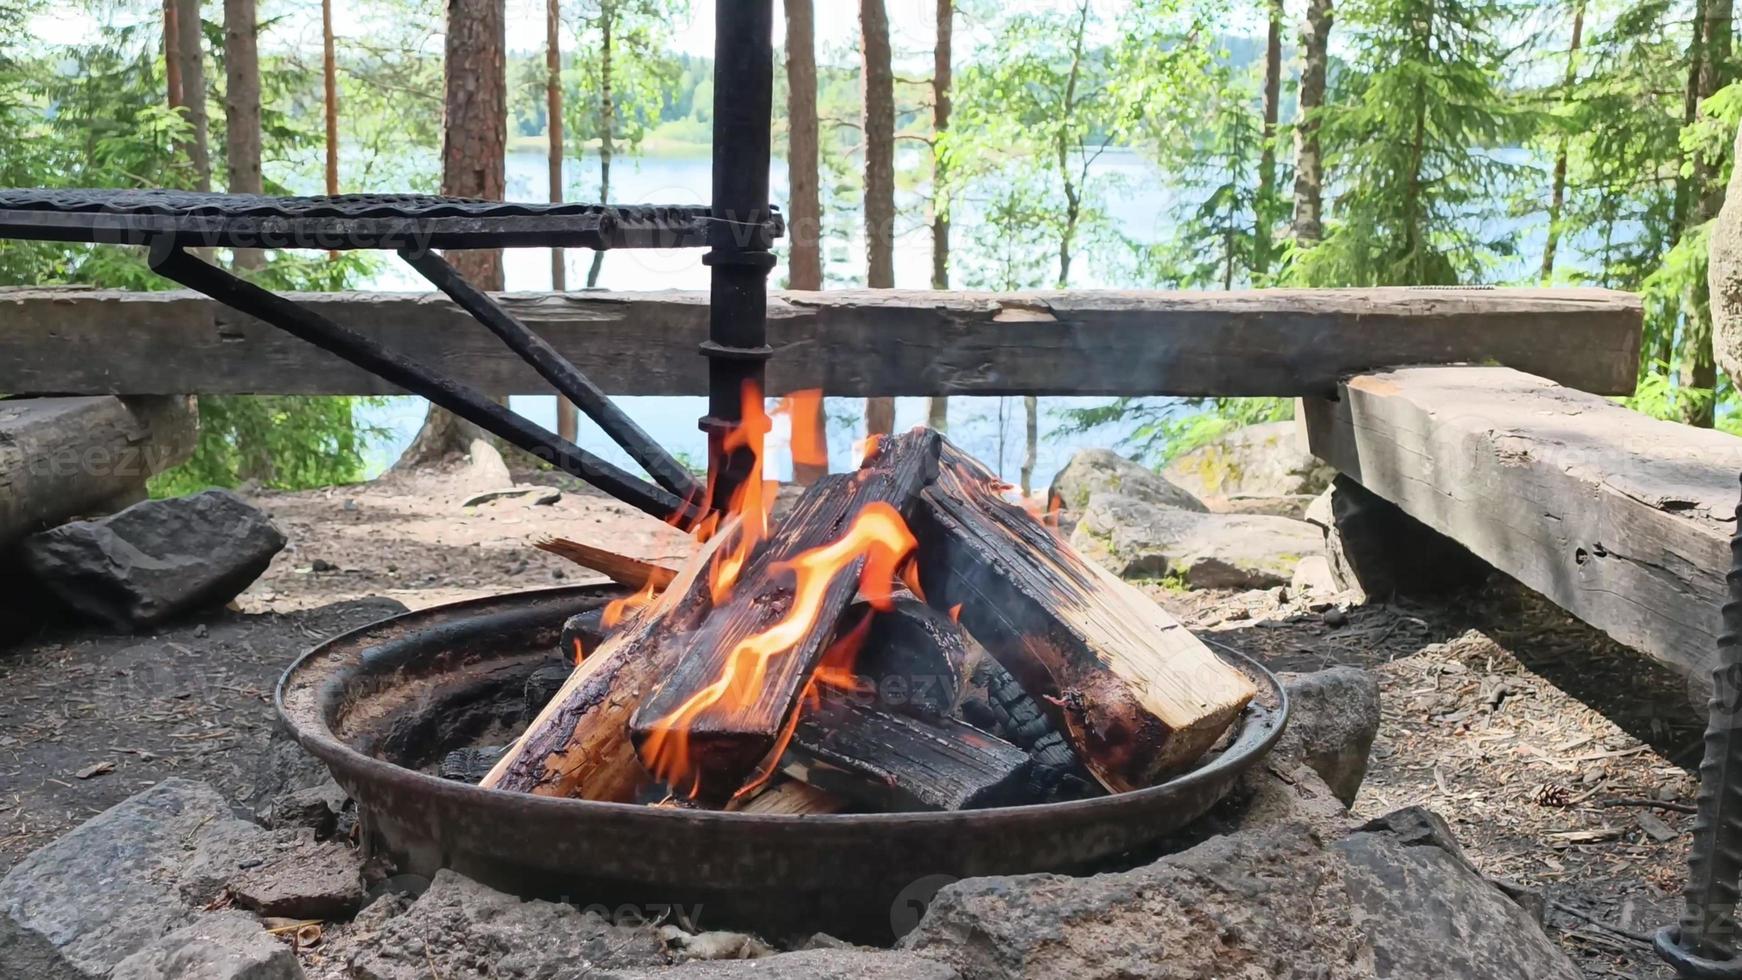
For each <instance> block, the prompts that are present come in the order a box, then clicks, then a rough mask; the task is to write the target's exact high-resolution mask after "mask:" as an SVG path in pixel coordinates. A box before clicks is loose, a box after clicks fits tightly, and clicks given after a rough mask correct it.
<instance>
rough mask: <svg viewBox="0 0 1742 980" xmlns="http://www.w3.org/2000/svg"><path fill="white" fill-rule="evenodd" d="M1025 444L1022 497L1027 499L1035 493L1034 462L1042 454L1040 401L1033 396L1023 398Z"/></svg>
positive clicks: (1023, 451) (1023, 444)
mask: <svg viewBox="0 0 1742 980" xmlns="http://www.w3.org/2000/svg"><path fill="white" fill-rule="evenodd" d="M1022 417H1023V423H1024V424H1023V442H1022V447H1023V448H1022V479H1021V483H1020V485H1021V487H1022V495H1023V496H1024V497H1027V496H1028V495H1029V494H1031V493H1033V492H1034V462H1035V457H1036V456H1037V455H1039V452H1040V399H1039V398H1036V397H1034V396H1033V395H1023V396H1022Z"/></svg>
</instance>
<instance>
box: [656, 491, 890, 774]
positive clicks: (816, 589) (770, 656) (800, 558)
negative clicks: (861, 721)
mask: <svg viewBox="0 0 1742 980" xmlns="http://www.w3.org/2000/svg"><path fill="white" fill-rule="evenodd" d="M915 545H916V542H915V541H914V537H913V532H911V531H909V530H908V527H907V522H905V521H903V520H902V519H901V514H900V513H898V512H897V511H896V510H895V508H894V507H891V506H890V505H889V504H887V503H884V502H882V501H876V502H873V503H870V504H867V505H866V506H865V508H864V509H863V510H861V511H860V512H859V514H858V516H857V517H855V518H854V519H853V523H852V524H851V525H850V526H849V527H848V528H847V530H846V532H845V533H844V534H842V535H841V537H840V538H839V539H837V540H835V541H833V542H831V543H829V544H826V545H822V546H820V547H816V548H812V549H810V550H809V551H805V552H801V553H800V554H798V555H797V556H795V557H793V558H792V559H790V560H789V561H784V562H780V563H779V564H777V565H774V566H772V567H771V568H770V571H772V572H776V573H780V572H784V571H786V570H787V569H790V570H791V571H792V573H793V579H794V582H793V590H792V603H791V605H789V606H788V607H787V610H786V614H785V615H784V616H782V617H781V618H780V620H779V621H778V622H776V623H775V624H774V625H773V626H770V627H769V628H768V629H766V630H763V631H762V632H760V633H756V634H753V635H751V636H747V637H745V638H744V639H743V640H741V641H739V642H738V645H737V646H735V647H733V648H732V651H731V653H730V654H728V655H727V657H726V666H725V669H724V670H722V671H721V674H720V677H719V678H718V679H716V680H715V681H714V683H712V684H709V685H708V686H707V687H705V688H702V689H701V690H699V691H697V692H696V693H695V694H694V695H692V696H691V697H690V698H689V700H687V701H685V702H684V703H683V704H681V705H679V706H678V707H677V708H676V709H675V710H673V711H672V712H671V713H669V714H667V715H666V716H665V717H664V718H661V719H660V720H659V721H658V722H657V723H655V724H654V725H653V727H652V732H651V734H650V735H649V736H648V738H647V741H646V743H645V744H644V745H643V746H642V748H641V758H642V760H643V761H644V762H645V763H646V764H647V768H648V770H649V771H651V772H652V773H653V774H654V775H656V776H658V777H660V778H661V779H664V780H665V781H666V782H667V783H668V784H670V785H672V786H677V785H679V784H680V783H688V784H689V785H690V787H691V788H690V795H692V796H694V795H695V793H696V791H697V790H698V789H699V788H700V778H701V774H700V772H699V771H698V770H697V769H696V768H695V767H694V765H693V764H692V762H691V758H690V748H689V730H690V727H691V725H693V724H694V722H695V720H696V719H697V718H698V717H700V716H701V715H702V714H703V713H704V712H706V711H707V710H708V709H709V708H712V707H713V706H715V705H719V704H724V705H727V706H741V705H747V704H751V703H753V702H754V701H755V700H756V698H757V695H758V694H760V693H761V691H762V686H763V683H764V682H765V681H766V679H767V677H768V666H769V664H770V663H772V662H773V661H774V659H775V658H776V657H778V656H780V655H781V654H783V653H786V652H788V651H790V650H792V649H793V648H794V647H796V646H798V645H799V644H800V643H801V642H803V641H804V639H805V638H806V637H807V636H808V635H810V632H811V630H812V629H814V628H815V627H816V624H817V621H818V619H819V618H820V617H821V615H822V606H823V600H824V597H825V596H826V595H827V593H828V589H829V585H830V584H831V583H832V582H833V581H834V579H835V576H837V575H839V574H840V573H841V572H842V571H844V570H846V569H848V568H850V567H851V566H852V564H853V563H854V562H855V561H858V560H860V559H863V560H864V564H863V566H862V567H861V569H860V573H859V590H860V592H861V593H862V594H863V595H864V596H865V599H866V601H867V602H869V603H870V604H871V606H872V608H874V609H890V608H893V606H894V600H893V598H892V595H891V592H892V585H893V582H894V578H895V574H896V571H897V569H898V568H899V566H900V564H901V562H902V561H903V560H904V559H906V557H907V556H908V555H909V554H910V553H912V551H913V549H914V547H915ZM787 727H788V728H790V727H791V725H790V724H789V725H788V726H787Z"/></svg>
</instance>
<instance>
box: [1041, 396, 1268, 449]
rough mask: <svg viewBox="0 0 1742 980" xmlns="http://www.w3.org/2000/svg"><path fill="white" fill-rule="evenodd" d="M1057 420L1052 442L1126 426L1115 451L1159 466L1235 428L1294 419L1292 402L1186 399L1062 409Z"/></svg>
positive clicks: (1132, 400)
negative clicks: (1117, 425)
mask: <svg viewBox="0 0 1742 980" xmlns="http://www.w3.org/2000/svg"><path fill="white" fill-rule="evenodd" d="M1182 408H1183V409H1184V410H1183V411H1182ZM1059 416H1060V418H1061V419H1062V422H1063V424H1062V425H1061V426H1060V427H1059V430H1058V433H1057V435H1056V438H1064V437H1067V436H1072V435H1084V434H1088V433H1092V432H1094V431H1096V430H1097V429H1100V428H1102V427H1103V426H1109V425H1115V424H1119V425H1127V426H1131V433H1130V435H1128V436H1126V437H1125V438H1124V439H1122V440H1121V441H1120V444H1119V445H1120V448H1122V449H1124V450H1125V451H1126V453H1127V454H1129V455H1130V456H1131V458H1133V459H1137V460H1142V461H1145V462H1148V463H1150V464H1152V465H1155V466H1161V465H1163V464H1165V463H1167V462H1168V461H1169V460H1171V459H1173V458H1174V457H1175V456H1178V455H1180V454H1182V453H1188V452H1191V451H1192V450H1194V449H1196V448H1198V447H1199V446H1202V445H1204V444H1205V443H1207V442H1212V441H1214V440H1216V439H1218V438H1220V437H1222V436H1224V435H1226V434H1227V433H1229V432H1231V431H1232V430H1234V429H1238V428H1240V427H1241V426H1245V425H1258V424H1261V423H1264V422H1283V421H1287V420H1288V419H1291V418H1294V401H1293V400H1292V399H1288V398H1192V399H1186V400H1185V402H1184V405H1183V406H1182V405H1181V404H1180V403H1179V402H1175V401H1171V400H1166V399H1154V398H1129V397H1127V398H1116V399H1114V400H1113V401H1111V402H1108V403H1107V404H1105V405H1096V406H1092V407H1089V408H1067V409H1064V410H1063V411H1061V412H1060V413H1059Z"/></svg>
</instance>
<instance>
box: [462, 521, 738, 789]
mask: <svg viewBox="0 0 1742 980" xmlns="http://www.w3.org/2000/svg"><path fill="white" fill-rule="evenodd" d="M739 532H740V526H739V524H738V522H737V520H735V519H733V520H729V521H728V522H727V523H726V524H725V525H723V526H722V527H721V528H720V530H719V531H718V532H717V533H716V534H715V535H714V536H713V537H712V538H710V539H709V540H708V542H707V544H705V545H703V546H702V547H701V548H700V549H698V550H697V552H696V554H695V555H693V556H691V558H690V559H689V561H687V562H685V563H684V565H683V567H682V568H680V569H678V571H677V575H676V576H675V577H674V578H673V579H672V581H671V583H670V585H669V586H667V588H666V590H665V591H664V592H663V593H660V594H659V595H658V596H657V597H655V598H651V599H646V600H645V601H646V604H645V605H643V606H642V607H641V608H640V609H639V610H637V611H636V612H635V613H634V614H633V618H631V619H629V620H628V621H627V622H624V623H621V624H620V625H618V626H617V628H616V629H615V631H614V632H612V633H611V635H610V636H609V637H607V638H606V639H605V642H604V643H603V644H602V645H600V646H599V648H598V649H597V650H593V651H591V652H590V653H588V654H587V656H586V659H584V660H582V661H581V664H580V666H578V667H576V668H575V670H574V672H573V673H571V674H570V675H569V679H568V681H567V682H565V683H564V684H563V686H562V688H561V690H559V691H557V693H556V695H555V696H554V697H553V698H551V700H550V703H549V704H547V705H545V707H544V710H543V711H541V712H539V714H538V717H537V718H534V719H533V721H532V724H531V725H530V726H528V727H527V729H526V732H525V733H524V734H522V735H521V736H520V739H519V740H518V741H516V742H515V743H514V745H513V746H511V747H510V748H509V750H508V752H507V753H506V754H505V755H503V757H502V759H501V760H500V761H499V762H497V764H496V767H495V768H493V769H491V770H490V773H489V775H487V776H485V777H484V780H483V782H482V783H481V784H480V785H482V786H484V787H486V788H494V789H503V790H512V791H515V792H521V793H535V794H538V795H541V796H575V797H581V798H583V799H589V800H604V801H609V802H618V803H623V802H630V801H632V800H633V799H634V798H635V795H636V791H637V790H638V789H640V788H641V787H642V786H644V785H645V784H646V783H647V782H648V776H647V772H646V770H645V769H644V768H643V767H642V765H641V761H640V760H639V759H638V758H636V755H635V746H634V745H633V744H632V743H631V742H630V740H629V733H628V723H629V718H630V716H631V715H632V714H633V713H634V712H635V709H636V707H637V706H638V705H640V703H641V698H642V696H643V695H644V694H645V693H646V692H647V691H650V690H652V689H653V686H654V684H655V683H656V682H657V681H658V680H659V678H660V677H662V676H664V675H665V674H666V673H667V672H668V671H669V669H670V667H671V665H672V661H673V655H675V653H676V652H677V651H676V649H675V647H674V646H673V645H671V644H661V643H659V642H658V640H659V639H661V638H662V637H665V636H669V635H677V634H681V632H682V631H684V630H688V629H692V628H694V626H695V625H696V624H697V623H699V622H700V621H701V619H702V617H703V616H705V615H706V614H707V612H708V609H709V607H710V594H711V592H710V588H709V582H708V576H707V575H705V574H703V573H704V572H705V571H706V570H707V569H708V566H709V564H710V562H711V561H712V560H713V558H714V556H715V555H716V554H718V553H720V552H721V551H722V550H724V548H725V546H726V545H727V544H729V543H731V542H734V541H736V540H737V538H738V536H739ZM638 595H642V596H646V595H647V593H639V594H638ZM618 608H619V609H620V608H621V607H618Z"/></svg>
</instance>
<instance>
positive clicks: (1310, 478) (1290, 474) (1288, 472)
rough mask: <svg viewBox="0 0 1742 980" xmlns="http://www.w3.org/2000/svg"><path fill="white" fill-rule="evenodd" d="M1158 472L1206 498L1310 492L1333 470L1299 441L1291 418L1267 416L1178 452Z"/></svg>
mask: <svg viewBox="0 0 1742 980" xmlns="http://www.w3.org/2000/svg"><path fill="white" fill-rule="evenodd" d="M1162 475H1163V476H1165V477H1167V478H1168V479H1169V480H1171V481H1173V483H1174V484H1176V485H1177V486H1180V487H1182V488H1184V489H1185V490H1186V492H1188V493H1191V494H1192V495H1194V496H1196V497H1197V498H1198V499H1199V500H1203V501H1205V502H1210V501H1212V499H1216V500H1225V499H1228V498H1231V497H1242V496H1244V497H1292V496H1296V495H1300V494H1306V495H1309V496H1310V495H1312V494H1316V493H1318V492H1319V491H1321V490H1323V489H1324V488H1325V487H1326V486H1327V485H1329V483H1330V482H1331V477H1333V476H1335V475H1336V471H1335V470H1333V469H1332V468H1331V467H1330V466H1329V465H1328V464H1326V463H1323V462H1320V461H1319V459H1318V458H1317V457H1315V456H1313V455H1312V454H1311V453H1309V452H1307V451H1306V450H1305V449H1304V448H1302V447H1301V443H1300V440H1299V437H1298V436H1297V435H1296V434H1295V424H1294V423H1293V422H1266V423H1264V424H1262V425H1248V426H1244V427H1242V428H1239V429H1235V430H1233V431H1232V432H1229V433H1228V434H1227V435H1225V436H1222V437H1221V438H1219V439H1216V440H1214V441H1212V442H1209V443H1206V444H1204V445H1202V446H1199V447H1198V448H1196V449H1194V450H1192V451H1191V452H1188V453H1181V454H1180V455H1179V456H1176V457H1175V458H1174V460H1173V462H1171V463H1169V464H1168V465H1167V467H1166V468H1165V469H1163V470H1162ZM1212 509H1214V508H1212Z"/></svg>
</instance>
